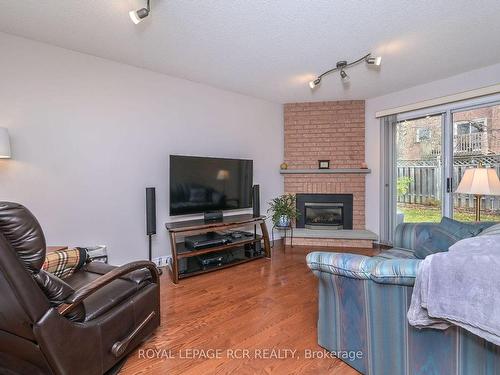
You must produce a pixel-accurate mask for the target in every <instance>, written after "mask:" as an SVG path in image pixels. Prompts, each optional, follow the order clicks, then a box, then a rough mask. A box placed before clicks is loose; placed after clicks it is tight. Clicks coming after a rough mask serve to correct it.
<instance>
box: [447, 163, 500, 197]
mask: <svg viewBox="0 0 500 375" xmlns="http://www.w3.org/2000/svg"><path fill="white" fill-rule="evenodd" d="M455 193H461V194H475V195H500V180H499V179H498V175H497V172H496V171H495V170H494V169H493V168H471V169H467V170H466V171H465V174H464V176H463V177H462V180H461V181H460V184H459V185H458V188H457V190H456V191H455Z"/></svg>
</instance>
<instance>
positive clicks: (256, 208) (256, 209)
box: [252, 185, 260, 217]
mask: <svg viewBox="0 0 500 375" xmlns="http://www.w3.org/2000/svg"><path fill="white" fill-rule="evenodd" d="M252 206H253V217H259V216H260V187H259V185H254V186H253V187H252Z"/></svg>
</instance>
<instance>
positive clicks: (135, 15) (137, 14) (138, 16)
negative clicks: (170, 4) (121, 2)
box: [128, 0, 151, 25]
mask: <svg viewBox="0 0 500 375" xmlns="http://www.w3.org/2000/svg"><path fill="white" fill-rule="evenodd" d="M150 12H151V6H150V4H149V0H147V4H146V8H141V9H137V10H131V11H130V12H128V15H129V16H130V19H131V20H132V22H133V23H135V24H136V25H137V24H138V23H139V22H142V21H143V20H144V18H146V17H147V16H149V13H150Z"/></svg>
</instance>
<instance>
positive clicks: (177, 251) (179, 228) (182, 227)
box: [165, 214, 271, 284]
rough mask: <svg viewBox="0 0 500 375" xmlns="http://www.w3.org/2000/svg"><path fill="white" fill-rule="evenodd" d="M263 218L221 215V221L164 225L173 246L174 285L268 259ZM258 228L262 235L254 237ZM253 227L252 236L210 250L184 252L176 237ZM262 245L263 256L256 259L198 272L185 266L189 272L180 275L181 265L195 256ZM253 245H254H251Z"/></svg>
mask: <svg viewBox="0 0 500 375" xmlns="http://www.w3.org/2000/svg"><path fill="white" fill-rule="evenodd" d="M265 220H266V217H265V216H258V217H253V215H251V214H247V215H234V216H224V218H223V219H222V220H220V221H213V222H206V221H204V220H189V221H177V222H171V223H166V224H165V227H166V228H167V231H168V234H169V236H170V245H171V247H172V258H171V261H170V262H169V269H170V275H171V277H172V281H173V282H174V283H175V284H177V283H178V282H179V279H183V278H186V277H190V276H195V275H199V274H202V273H206V272H211V271H216V270H219V269H223V268H227V267H231V266H235V265H237V264H241V263H245V262H249V261H251V260H255V259H260V258H264V257H266V258H270V257H271V246H270V242H269V234H268V232H267V227H266V222H265ZM257 225H260V230H261V232H262V235H259V234H257V231H256V227H257ZM249 226H253V232H254V235H253V236H252V237H243V238H240V239H234V240H232V242H230V243H228V244H225V245H217V246H213V247H208V248H204V249H199V250H190V249H187V248H186V246H185V243H184V241H183V240H181V242H177V241H178V236H187V235H195V234H203V233H208V232H216V231H226V230H229V229H237V228H243V227H249ZM261 242H263V243H264V244H263V254H262V255H257V256H250V257H246V256H245V258H244V259H237V260H234V261H231V262H229V263H226V264H223V265H219V266H213V267H208V268H205V269H203V268H201V267H200V269H197V268H196V267H192V269H191V270H189V267H186V268H187V269H188V270H187V271H185V272H180V267H179V265H180V262H186V264H187V263H188V262H190V263H191V264H193V263H194V261H195V259H194V257H196V256H199V255H203V254H209V253H216V252H222V251H224V250H231V249H236V248H241V247H244V246H245V245H247V246H248V245H250V246H251V245H252V244H256V243H261ZM254 246H255V245H254Z"/></svg>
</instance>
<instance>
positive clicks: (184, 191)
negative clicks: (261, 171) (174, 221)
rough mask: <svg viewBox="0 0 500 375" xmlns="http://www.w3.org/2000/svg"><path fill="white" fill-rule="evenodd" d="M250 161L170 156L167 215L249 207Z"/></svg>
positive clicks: (250, 187)
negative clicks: (168, 213) (168, 211)
mask: <svg viewBox="0 0 500 375" xmlns="http://www.w3.org/2000/svg"><path fill="white" fill-rule="evenodd" d="M252 185H253V161H252V160H245V159H223V158H208V157H199V156H182V155H170V215H171V216H175V215H186V214H199V213H203V212H207V211H216V210H237V209H244V208H250V207H252Z"/></svg>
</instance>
